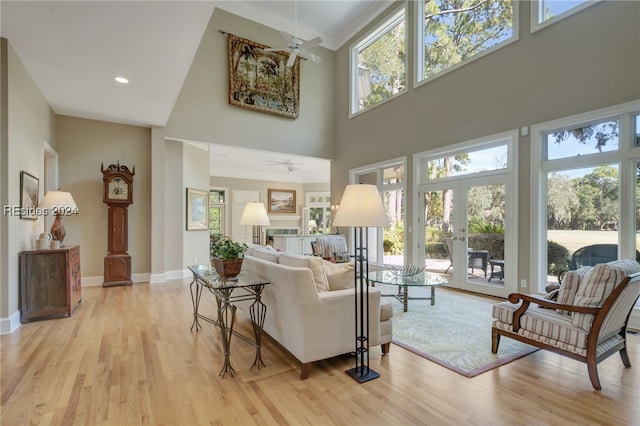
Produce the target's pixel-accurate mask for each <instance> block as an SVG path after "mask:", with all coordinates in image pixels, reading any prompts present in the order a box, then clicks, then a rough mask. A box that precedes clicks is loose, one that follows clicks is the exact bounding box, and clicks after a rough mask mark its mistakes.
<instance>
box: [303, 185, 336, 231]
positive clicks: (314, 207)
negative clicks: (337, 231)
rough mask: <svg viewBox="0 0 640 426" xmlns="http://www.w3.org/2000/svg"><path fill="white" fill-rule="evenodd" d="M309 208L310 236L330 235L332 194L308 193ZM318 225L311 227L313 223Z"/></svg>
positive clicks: (307, 221)
mask: <svg viewBox="0 0 640 426" xmlns="http://www.w3.org/2000/svg"><path fill="white" fill-rule="evenodd" d="M306 201H307V206H306V207H307V208H308V209H309V217H308V218H306V216H305V218H303V221H304V220H306V223H307V226H308V228H309V229H308V231H309V234H316V233H317V234H330V233H331V229H330V226H331V194H330V193H329V192H307V193H306ZM312 220H313V223H314V224H315V225H316V226H315V227H314V226H309V224H310V223H311V221H312Z"/></svg>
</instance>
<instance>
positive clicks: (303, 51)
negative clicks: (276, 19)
mask: <svg viewBox="0 0 640 426" xmlns="http://www.w3.org/2000/svg"><path fill="white" fill-rule="evenodd" d="M294 20H295V28H294V35H291V34H289V33H287V32H285V31H280V34H282V37H283V38H284V40H285V41H286V43H287V47H286V48H275V47H270V48H267V49H264V50H265V51H267V52H275V51H282V50H284V51H287V52H289V60H287V66H288V67H291V66H293V64H294V63H295V61H296V57H297V56H300V57H301V58H302V59H311V60H312V61H313V62H320V60H321V59H322V58H321V57H320V56H318V55H314V54H313V53H311V52H308V51H307V49H310V48H312V47H315V46H317V45H319V44H320V43H322V39H321V38H320V37H315V38H312V39H311V40H303V39H301V38H299V37H298V2H297V1H294Z"/></svg>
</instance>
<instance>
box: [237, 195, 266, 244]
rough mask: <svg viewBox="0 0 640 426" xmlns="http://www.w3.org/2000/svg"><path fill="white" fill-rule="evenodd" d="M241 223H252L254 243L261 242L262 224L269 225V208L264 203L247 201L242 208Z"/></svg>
mask: <svg viewBox="0 0 640 426" xmlns="http://www.w3.org/2000/svg"><path fill="white" fill-rule="evenodd" d="M238 223H240V225H252V226H253V243H254V244H260V240H261V239H262V226H269V225H271V222H269V216H267V210H266V209H265V208H264V204H262V203H255V202H253V203H247V204H246V205H245V206H244V210H242V215H241V216H240V221H239V222H238Z"/></svg>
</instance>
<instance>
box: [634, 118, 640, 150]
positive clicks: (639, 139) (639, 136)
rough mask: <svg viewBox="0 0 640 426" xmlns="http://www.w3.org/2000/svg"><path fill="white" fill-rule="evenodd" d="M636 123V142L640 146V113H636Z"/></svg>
mask: <svg viewBox="0 0 640 426" xmlns="http://www.w3.org/2000/svg"><path fill="white" fill-rule="evenodd" d="M633 121H634V123H635V125H634V126H633V127H634V129H635V130H634V132H633V134H634V138H633V139H634V142H635V146H640V114H638V115H636V117H635V119H634V120H633Z"/></svg>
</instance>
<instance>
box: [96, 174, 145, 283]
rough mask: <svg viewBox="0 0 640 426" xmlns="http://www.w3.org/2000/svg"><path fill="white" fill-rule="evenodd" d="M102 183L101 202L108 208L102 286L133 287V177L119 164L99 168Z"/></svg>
mask: <svg viewBox="0 0 640 426" xmlns="http://www.w3.org/2000/svg"><path fill="white" fill-rule="evenodd" d="M100 171H101V172H102V181H103V195H102V202H104V203H105V204H106V205H107V206H108V207H109V213H108V215H109V225H108V228H107V230H108V248H107V250H108V254H107V255H106V256H105V258H104V283H103V284H102V286H103V287H111V286H116V285H131V284H132V283H133V281H131V256H129V253H128V242H129V228H128V208H129V204H132V203H133V175H135V174H136V168H135V166H134V167H133V170H129V168H128V167H127V166H121V165H120V162H118V163H117V164H112V165H110V166H109V167H107V168H104V164H101V165H100Z"/></svg>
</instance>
